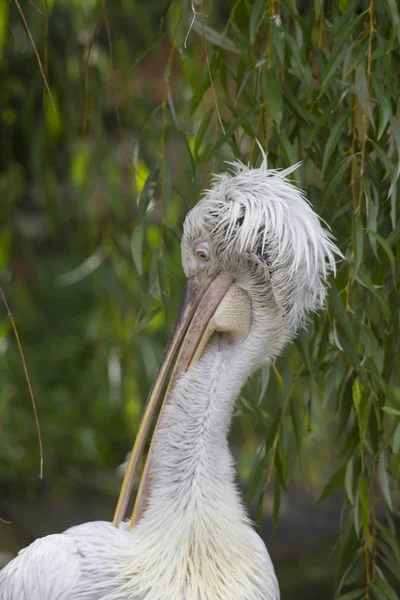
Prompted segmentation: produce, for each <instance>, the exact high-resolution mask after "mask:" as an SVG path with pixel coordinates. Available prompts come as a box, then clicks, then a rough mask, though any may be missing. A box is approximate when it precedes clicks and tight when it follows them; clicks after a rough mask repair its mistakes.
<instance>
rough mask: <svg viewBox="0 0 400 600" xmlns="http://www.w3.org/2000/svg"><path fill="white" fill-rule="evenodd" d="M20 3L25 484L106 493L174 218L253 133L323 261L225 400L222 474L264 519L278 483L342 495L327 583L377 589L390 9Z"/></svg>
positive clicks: (141, 371) (166, 277)
mask: <svg viewBox="0 0 400 600" xmlns="http://www.w3.org/2000/svg"><path fill="white" fill-rule="evenodd" d="M193 7H194V8H195V11H196V15H193V12H192V9H193ZM21 9H22V10H23V14H24V16H25V18H26V22H27V24H28V25H29V29H30V32H31V34H32V37H33V39H34V41H35V44H36V46H37V50H38V53H39V55H40V57H41V62H42V65H43V70H44V73H45V74H46V78H47V81H48V84H49V87H50V90H51V98H50V96H49V94H48V92H47V91H46V89H45V86H44V81H43V77H42V76H41V72H40V68H39V64H38V60H37V56H36V54H35V51H34V48H33V46H32V43H31V41H30V39H29V37H28V35H27V32H26V28H25V25H24V22H23V19H22V18H21V14H20V12H19V10H18V3H17V2H13V1H11V0H0V121H1V137H0V200H1V202H0V219H1V233H0V268H1V285H2V287H3V289H4V292H5V294H6V296H7V297H8V299H9V302H10V305H11V309H12V312H13V315H14V318H15V321H16V323H17V327H18V330H19V334H20V337H21V340H22V343H23V347H24V351H25V356H26V361H27V365H28V369H29V373H30V376H31V379H32V384H33V388H34V391H35V396H36V401H37V407H38V413H39V418H40V424H41V429H42V436H43V443H44V460H45V462H44V468H45V477H46V479H49V480H52V481H53V482H59V484H60V485H62V482H64V483H65V482H71V481H75V482H79V481H81V480H83V479H89V480H91V481H92V482H93V485H95V486H97V488H98V489H102V490H103V491H106V492H107V493H110V494H111V495H116V493H117V491H118V480H117V479H116V477H115V474H114V470H115V467H116V465H118V464H119V463H120V462H122V461H123V459H124V456H125V453H126V451H127V450H128V449H129V447H130V446H131V442H132V439H133V437H134V434H135V431H136V430H137V427H138V421H139V417H140V413H141V408H142V405H143V402H144V399H145V398H146V394H147V390H148V389H149V386H150V382H151V379H152V376H153V375H154V372H155V369H156V366H157V363H158V360H159V358H160V356H161V353H162V348H163V345H164V343H165V341H166V336H167V333H168V331H169V329H170V327H171V323H172V321H173V317H174V314H175V312H176V308H177V304H178V302H179V298H180V295H181V291H182V289H183V283H184V282H183V274H182V269H181V266H180V249H179V237H180V231H181V229H182V221H183V218H184V215H185V213H186V212H187V210H188V209H189V208H190V206H192V205H193V204H194V203H195V201H196V199H197V198H198V196H199V193H200V192H201V190H202V189H204V187H207V185H208V184H209V181H210V174H211V173H212V172H219V171H221V170H226V168H228V167H227V165H226V164H225V161H230V160H233V159H235V158H240V159H241V160H243V161H244V162H250V163H252V164H257V162H258V161H259V160H260V152H259V149H258V147H257V144H256V140H257V139H258V140H259V141H260V143H261V144H262V145H263V147H264V148H265V150H266V151H267V152H268V161H269V165H270V166H271V167H274V168H275V167H276V168H280V167H287V166H288V165H290V164H293V163H296V162H297V161H302V166H301V168H299V169H298V170H297V171H296V173H295V177H296V181H297V182H298V184H299V185H300V186H301V187H302V188H304V189H305V190H306V191H307V195H308V198H309V200H310V202H311V204H312V206H313V207H314V209H315V210H316V212H317V213H318V214H319V215H320V216H321V217H322V218H323V219H324V220H325V221H326V222H327V223H328V224H329V225H330V226H331V228H332V230H333V233H334V235H335V237H336V239H337V242H338V245H339V247H340V249H341V250H342V252H343V254H344V255H345V259H344V260H343V261H341V263H340V264H339V267H338V273H337V277H336V280H335V281H333V282H332V287H331V293H330V297H329V301H328V306H327V310H326V312H325V313H324V314H321V315H317V316H315V317H313V319H312V322H311V324H310V327H309V329H308V331H303V332H301V333H300V335H299V336H298V339H297V340H296V342H295V343H294V344H293V345H292V346H291V347H290V348H288V349H287V350H286V352H285V353H284V355H283V356H282V357H280V358H279V359H278V360H277V361H276V363H274V364H273V365H271V366H270V367H268V368H265V369H264V371H263V372H262V373H261V374H260V376H259V377H257V378H253V379H252V380H251V381H250V382H249V384H248V386H247V387H246V389H245V390H244V391H243V393H242V395H241V398H240V401H239V403H238V408H237V418H236V420H235V423H234V430H233V438H234V440H235V444H236V445H238V444H240V452H239V455H238V461H239V474H240V476H241V478H242V480H244V481H245V482H246V484H247V499H248V501H249V502H255V503H256V505H257V509H258V514H259V516H260V518H261V515H262V514H263V510H264V508H265V505H264V504H263V503H264V498H265V492H266V489H267V487H268V489H269V488H272V489H273V514H274V518H275V519H277V518H278V515H279V507H280V501H281V495H282V493H284V492H285V489H286V486H287V483H288V481H293V480H295V479H299V478H301V477H303V476H304V477H305V478H306V479H307V481H309V482H311V484H312V485H313V486H314V489H315V490H318V494H319V495H320V501H323V500H324V499H325V498H326V497H328V496H329V495H331V494H332V493H333V492H335V491H336V490H340V489H341V490H343V491H344V494H343V507H342V519H341V535H340V538H339V540H338V543H337V546H336V551H337V554H336V556H337V598H339V597H340V598H341V600H360V599H362V598H365V599H368V600H369V599H372V598H374V599H375V598H376V599H377V600H384V599H387V600H393V599H394V598H397V595H396V592H395V589H396V586H398V585H399V573H400V550H399V545H398V542H397V539H396V528H395V523H394V520H393V516H394V514H395V513H396V510H398V506H399V497H400V493H399V486H398V480H399V475H400V384H399V379H398V374H399V373H398V370H399V356H398V349H399V293H398V292H399V278H398V269H399V264H398V260H399V255H400V224H399V218H398V208H399V182H398V179H399V175H400V124H399V122H400V80H399V73H400V53H399V48H400V17H399V10H398V6H397V4H396V2H394V1H393V0H385V1H379V2H378V1H377V0H369V1H366V0H337V1H336V0H330V1H328V0H325V1H324V0H314V2H313V3H312V2H308V1H301V0H297V1H296V0H282V1H281V2H279V3H278V2H277V1H276V0H255V1H254V2H252V1H251V0H236V2H234V3H230V2H227V1H225V2H222V1H221V2H216V3H211V2H206V1H205V0H204V2H195V3H194V5H193V6H192V4H191V2H189V1H188V0H186V1H182V2H181V1H180V0H173V1H169V2H165V1H161V0H152V2H151V9H150V6H149V3H146V2H138V1H136V2H135V1H133V0H129V1H128V0H119V1H115V2H112V3H111V2H110V3H107V2H105V1H94V0H85V2H80V1H78V0H74V1H72V0H55V1H53V0H52V1H50V0H47V2H46V1H44V2H41V3H39V0H37V2H36V3H34V2H33V0H32V2H29V3H26V2H25V3H23V4H22V3H21ZM205 15H206V16H205ZM193 16H195V19H194V22H193V27H191V28H190V24H191V23H192V21H193ZM53 104H54V108H55V110H53ZM1 310H2V313H1V314H2V320H1V322H0V353H1V355H2V360H1V361H0V384H1V385H0V416H1V420H2V422H3V427H4V435H3V436H2V437H1V438H0V444H1V453H0V479H1V481H2V482H3V483H4V482H7V483H8V485H13V484H16V483H17V482H19V483H20V482H21V480H23V481H25V482H29V485H30V486H34V485H36V483H35V478H36V475H37V472H38V451H37V438H36V430H35V422H34V419H33V415H32V410H31V406H30V399H29V395H28V392H27V387H26V382H25V379H24V375H23V369H22V364H21V359H20V356H19V354H18V351H17V346H16V343H15V339H14V337H13V334H12V331H11V328H10V322H9V320H8V318H7V315H6V311H5V309H1ZM397 514H398V513H397Z"/></svg>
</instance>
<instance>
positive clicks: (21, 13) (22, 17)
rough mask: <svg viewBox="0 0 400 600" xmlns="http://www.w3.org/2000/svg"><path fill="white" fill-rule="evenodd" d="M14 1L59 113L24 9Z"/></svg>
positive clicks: (52, 103)
mask: <svg viewBox="0 0 400 600" xmlns="http://www.w3.org/2000/svg"><path fill="white" fill-rule="evenodd" d="M14 1H15V4H16V7H17V8H18V11H19V14H20V15H21V19H22V21H23V23H24V26H25V29H26V33H27V34H28V37H29V39H30V41H31V44H32V48H33V50H34V52H35V54H36V58H37V61H38V64H39V69H40V73H41V75H42V78H43V81H44V85H45V86H46V90H47V91H48V93H49V97H50V102H51V106H52V107H53V110H54V112H57V111H56V107H55V106H54V102H53V96H52V95H51V91H50V87H49V84H48V83H47V79H46V75H45V73H44V70H43V65H42V61H41V60H40V56H39V52H38V50H37V48H36V44H35V40H34V39H33V37H32V34H31V31H30V29H29V25H28V23H27V20H26V19H25V15H24V13H23V12H22V8H21V5H20V3H19V2H18V0H14Z"/></svg>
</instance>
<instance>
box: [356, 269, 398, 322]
mask: <svg viewBox="0 0 400 600" xmlns="http://www.w3.org/2000/svg"><path fill="white" fill-rule="evenodd" d="M355 279H356V280H357V281H358V283H360V284H361V285H362V286H363V287H365V288H366V289H367V290H369V291H370V292H371V294H372V296H373V297H374V298H375V299H376V300H377V302H378V304H379V306H380V308H381V310H382V312H383V314H384V315H385V317H386V318H387V319H390V318H391V311H390V308H389V304H388V302H387V299H386V298H385V296H384V295H383V294H382V292H381V291H380V290H379V289H378V288H377V287H375V286H374V284H373V283H372V281H371V279H370V278H369V276H368V275H367V272H366V269H365V268H364V267H360V269H359V271H358V273H357V275H356V276H355Z"/></svg>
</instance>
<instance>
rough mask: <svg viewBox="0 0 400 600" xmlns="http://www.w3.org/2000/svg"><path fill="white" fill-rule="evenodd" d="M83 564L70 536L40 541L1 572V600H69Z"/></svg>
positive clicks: (63, 535) (62, 535) (49, 537)
mask: <svg viewBox="0 0 400 600" xmlns="http://www.w3.org/2000/svg"><path fill="white" fill-rule="evenodd" d="M81 560H82V556H81V554H80V552H79V548H78V546H77V544H76V542H75V541H74V539H73V538H71V537H70V536H68V535H65V534H59V535H48V536H47V537H44V538H41V539H38V540H36V541H35V542H33V544H31V545H30V546H28V547H27V548H24V549H23V550H21V551H20V553H19V554H18V556H17V558H15V559H14V560H12V561H11V562H10V563H9V564H8V565H7V566H6V567H5V568H4V569H2V571H0V600H56V599H57V600H67V599H68V600H69V598H70V596H69V593H70V591H71V589H72V588H73V587H75V585H76V584H77V582H78V581H79V578H80V565H81Z"/></svg>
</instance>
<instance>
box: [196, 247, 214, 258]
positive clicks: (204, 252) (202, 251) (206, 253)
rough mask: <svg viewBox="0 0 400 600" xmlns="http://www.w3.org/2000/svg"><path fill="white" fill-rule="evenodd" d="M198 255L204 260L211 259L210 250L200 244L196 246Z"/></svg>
mask: <svg viewBox="0 0 400 600" xmlns="http://www.w3.org/2000/svg"><path fill="white" fill-rule="evenodd" d="M195 252H196V256H197V258H198V259H200V260H201V261H203V262H207V261H208V260H210V250H209V249H208V248H207V247H206V246H198V247H197V248H196V251H195Z"/></svg>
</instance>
